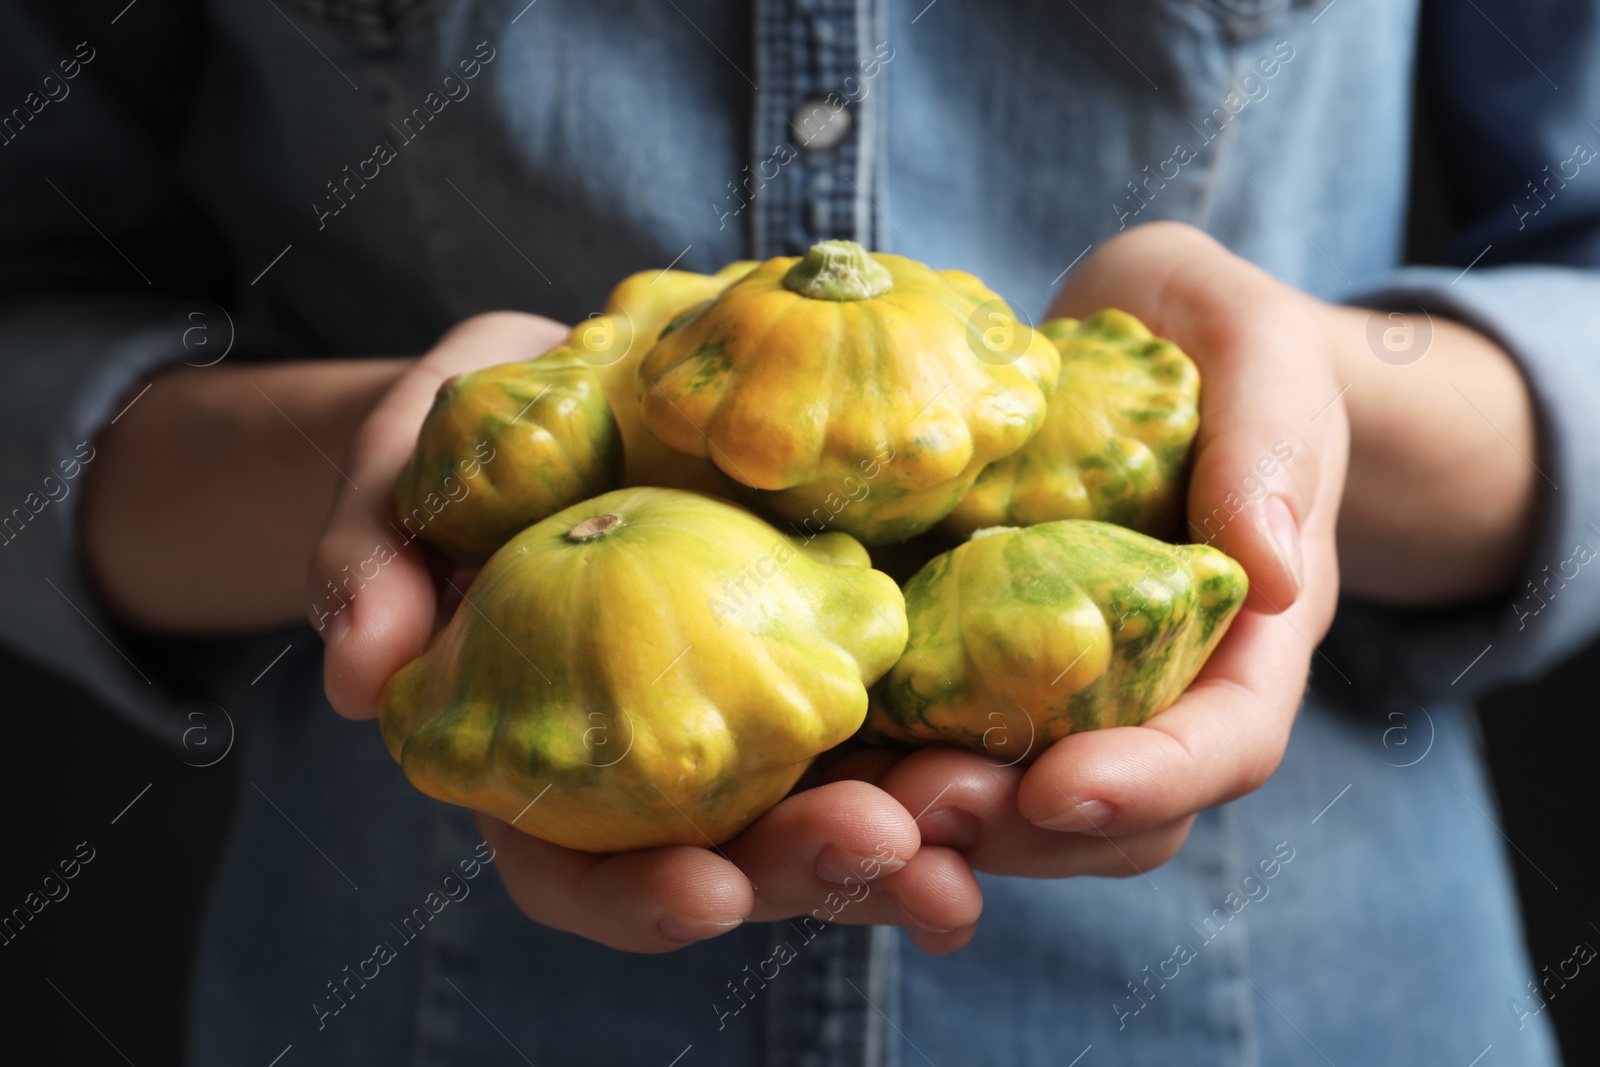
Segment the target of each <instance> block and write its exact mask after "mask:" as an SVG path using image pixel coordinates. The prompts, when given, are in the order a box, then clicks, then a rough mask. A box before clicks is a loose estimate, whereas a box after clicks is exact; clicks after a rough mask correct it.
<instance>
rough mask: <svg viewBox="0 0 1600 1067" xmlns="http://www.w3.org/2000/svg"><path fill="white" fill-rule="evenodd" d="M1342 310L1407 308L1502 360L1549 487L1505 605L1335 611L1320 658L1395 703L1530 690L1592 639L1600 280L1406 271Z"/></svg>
mask: <svg viewBox="0 0 1600 1067" xmlns="http://www.w3.org/2000/svg"><path fill="white" fill-rule="evenodd" d="M1350 302H1351V303H1353V304H1359V305H1362V306H1369V307H1379V308H1382V307H1400V306H1402V305H1403V306H1406V307H1417V306H1420V307H1422V308H1423V309H1425V310H1427V311H1428V312H1430V313H1432V314H1438V315H1441V316H1444V317H1447V318H1451V319H1454V320H1457V321H1459V322H1463V323H1465V324H1467V325H1469V326H1471V327H1473V328H1474V329H1477V330H1478V331H1480V332H1481V333H1483V334H1484V335H1486V336H1488V337H1490V338H1492V339H1494V340H1495V341H1496V342H1497V343H1498V344H1500V345H1501V346H1502V347H1503V348H1505V350H1506V351H1507V352H1508V353H1510V355H1511V356H1512V358H1514V359H1515V360H1516V361H1517V363H1518V364H1519V366H1520V367H1521V369H1522V372H1523V376H1524V378H1525V380H1526V381H1527V383H1528V389H1529V392H1530V394H1531V396H1532V399H1533V403H1534V407H1535V410H1536V412H1537V415H1538V419H1539V424H1540V441H1541V446H1542V447H1541V451H1540V455H1538V456H1536V457H1531V458H1530V462H1535V461H1536V462H1537V465H1538V468H1539V470H1540V472H1541V474H1542V475H1543V478H1544V479H1548V484H1545V486H1544V489H1545V492H1544V497H1543V509H1544V510H1543V514H1542V515H1541V517H1540V519H1539V525H1538V530H1537V533H1536V535H1535V539H1534V547H1533V549H1532V551H1531V553H1530V555H1529V557H1528V559H1527V561H1526V563H1525V565H1524V568H1523V578H1522V579H1521V580H1520V581H1519V582H1518V583H1517V586H1516V588H1515V589H1513V590H1511V591H1510V593H1509V594H1508V595H1505V596H1503V597H1501V598H1500V599H1498V600H1495V601H1492V602H1488V603H1485V604H1482V605H1473V606H1470V607H1464V608H1459V609H1452V610H1449V611H1436V612H1419V611H1406V610H1402V609H1394V608H1385V607H1379V606H1376V605H1372V604H1366V603H1362V602H1359V601H1355V600H1349V599H1347V600H1345V601H1343V602H1342V603H1341V604H1340V607H1339V614H1338V617H1337V618H1336V620H1335V622H1334V626H1333V628H1332V630H1331V631H1330V632H1329V635H1328V638H1327V641H1326V642H1325V649H1326V653H1327V654H1328V655H1329V657H1330V659H1331V660H1333V661H1334V662H1335V663H1337V664H1338V666H1339V667H1340V668H1341V670H1342V671H1343V672H1344V673H1346V674H1348V675H1349V676H1350V677H1351V680H1352V682H1354V684H1355V685H1356V687H1357V689H1358V690H1360V691H1362V692H1363V693H1364V694H1369V695H1370V694H1382V695H1384V696H1389V697H1395V698H1400V699H1408V700H1418V701H1426V700H1429V699H1436V698H1439V697H1442V696H1444V695H1446V694H1457V695H1460V696H1463V697H1470V696H1471V695H1473V694H1475V693H1478V692H1481V691H1484V690H1486V689H1490V688H1493V687H1495V686H1498V685H1503V684H1505V683H1507V682H1514V681H1521V680H1524V679H1530V678H1534V677H1537V676H1538V675H1540V674H1542V673H1543V672H1545V671H1546V670H1548V669H1549V668H1550V667H1552V666H1554V665H1555V664H1556V663H1558V662H1559V661H1561V660H1562V659H1563V658H1565V657H1567V656H1569V655H1570V654H1572V653H1573V652H1574V651H1575V650H1577V649H1578V648H1580V647H1582V646H1583V645H1584V644H1585V643H1587V642H1588V641H1589V640H1590V639H1591V638H1592V637H1593V636H1594V634H1595V633H1596V632H1597V631H1600V276H1596V275H1595V274H1594V273H1591V272H1586V271H1580V270H1572V269H1565V268H1556V267H1539V266H1513V267H1500V268H1493V269H1483V270H1479V271H1468V272H1461V273H1457V272H1455V271H1453V270H1441V269H1434V268H1408V269H1405V270H1402V271H1398V272H1396V273H1395V274H1393V275H1390V276H1389V277H1387V278H1384V279H1382V280H1381V281H1380V282H1379V283H1378V284H1376V285H1373V286H1370V287H1368V288H1365V289H1364V290H1363V292H1362V293H1361V295H1359V296H1357V297H1355V298H1353V299H1352V300H1351V301H1350ZM1423 358H1426V356H1424V357H1423ZM1490 504H1491V505H1492V502H1490Z"/></svg>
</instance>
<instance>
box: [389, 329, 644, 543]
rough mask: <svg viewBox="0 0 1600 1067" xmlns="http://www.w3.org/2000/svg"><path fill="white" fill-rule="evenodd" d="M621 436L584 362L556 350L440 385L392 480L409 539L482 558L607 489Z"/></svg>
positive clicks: (617, 474)
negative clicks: (554, 514) (409, 451)
mask: <svg viewBox="0 0 1600 1067" xmlns="http://www.w3.org/2000/svg"><path fill="white" fill-rule="evenodd" d="M621 474H622V438H621V436H620V435H619V434H618V431H617V424H616V421H615V420H614V419H613V418H612V415H611V409H610V408H609V407H608V406H607V405H606V398H605V394H604V392H603V391H602V390H601V388H600V382H599V381H598V379H596V377H595V375H594V371H593V370H592V369H591V368H590V367H589V364H588V363H586V362H585V361H584V360H583V359H581V358H580V357H579V356H578V355H577V354H576V353H574V352H573V351H572V350H571V349H570V348H566V347H561V348H557V349H554V350H552V351H551V352H548V353H546V354H545V355H543V356H541V357H539V358H538V359H532V360H528V361H526V362H523V363H502V364H500V365H499V366H494V367H486V368H484V369H483V370H477V371H472V372H470V373H467V374H457V375H454V376H452V377H451V378H449V379H448V380H447V381H445V383H444V384H443V385H441V386H440V387H439V392H438V395H437V396H436V397H435V398H434V401H433V408H432V409H431V410H430V411H429V412H428V416H427V418H426V419H425V420H424V421H423V424H422V429H421V431H420V432H419V434H418V436H417V445H416V450H415V451H414V452H413V453H412V456H411V459H410V461H409V462H407V464H406V466H405V468H404V470H402V471H401V473H400V478H399V480H398V482H397V483H396V485H395V508H396V511H397V512H398V518H399V521H400V524H401V526H402V527H403V528H404V529H405V531H406V533H407V534H408V535H409V536H411V537H421V538H422V539H423V540H424V541H427V542H428V543H429V544H431V545H434V546H435V547H437V548H440V549H442V550H443V551H445V552H446V553H448V554H449V555H451V556H453V557H455V558H456V559H459V560H461V561H463V562H465V563H482V562H483V561H484V560H486V559H488V558H489V556H490V554H491V553H493V552H494V550H495V549H497V548H499V547H500V546H501V545H503V544H505V543H506V542H507V541H508V540H510V539H511V537H512V535H514V534H515V533H516V532H517V531H518V530H521V529H522V528H523V527H525V526H528V525H530V524H532V523H535V522H538V521H539V520H540V519H542V518H544V517H545V516H546V515H549V514H551V513H552V512H555V511H559V510H560V509H562V508H564V507H567V506H568V505H570V504H573V503H576V502H577V501H579V500H582V499H584V498H585V497H591V496H594V495H596V494H597V493H603V492H605V491H606V490H608V489H611V488H614V487H615V486H616V485H617V484H618V481H619V479H620V478H621Z"/></svg>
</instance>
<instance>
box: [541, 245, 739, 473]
mask: <svg viewBox="0 0 1600 1067" xmlns="http://www.w3.org/2000/svg"><path fill="white" fill-rule="evenodd" d="M756 266H757V264H756V263H755V262H754V261H753V260H740V261H738V262H736V263H730V264H728V265H727V266H726V267H723V268H722V269H721V270H719V271H717V273H715V274H696V273H694V272H692V271H683V270H647V271H640V272H639V273H637V274H631V275H629V276H628V277H626V278H624V279H623V280H622V282H621V283H620V284H618V285H617V287H616V288H615V289H613V290H612V291H611V296H610V297H609V298H608V299H607V300H606V304H605V307H604V309H602V310H601V312H600V313H599V314H597V315H594V316H592V317H590V318H588V319H585V320H584V321H583V322H580V323H578V325H577V326H575V327H573V330H572V335H571V337H569V338H568V339H567V344H568V345H569V346H571V347H572V348H573V349H574V350H575V351H576V352H578V354H579V355H580V356H582V357H583V358H584V359H585V360H587V361H588V362H589V363H590V364H591V365H592V366H593V367H594V369H595V374H597V375H599V377H600V385H601V387H602V388H604V389H605V391H606V400H607V401H608V402H609V403H610V405H611V410H612V412H613V413H614V414H615V415H616V419H617V428H618V429H619V430H620V431H621V433H622V441H623V453H624V456H625V470H624V472H623V482H622V484H624V485H630V486H632V485H654V486H664V487H668V488H673V489H693V490H695V491H697V492H702V493H714V494H717V495H722V496H727V495H731V493H732V492H733V486H732V485H731V484H730V483H729V481H728V479H727V476H726V475H724V474H723V473H722V472H721V471H719V470H717V468H716V466H715V465H714V464H712V462H711V461H710V460H708V459H701V458H696V457H691V456H686V455H684V454H683V453H682V452H677V451H674V450H673V449H670V448H668V447H667V446H666V445H664V444H662V443H661V442H660V441H658V440H656V438H655V436H654V435H653V434H651V433H650V431H649V430H647V429H645V427H644V423H643V421H641V419H640V415H639V396H638V394H637V393H636V392H635V390H634V378H635V376H636V375H637V374H638V371H639V363H640V361H641V360H642V359H644V354H645V353H646V352H648V351H649V350H650V347H651V346H652V345H654V344H655V343H656V338H658V337H659V336H661V331H662V329H663V328H664V327H665V326H666V325H667V323H669V322H671V321H672V319H673V318H675V317H676V316H677V315H679V314H680V313H682V312H683V311H684V310H685V309H686V308H690V307H695V306H697V305H700V304H703V303H704V302H705V301H707V300H711V299H714V298H715V297H716V296H717V294H719V293H721V292H722V291H723V290H724V289H726V288H727V287H728V286H729V285H732V284H733V283H734V282H736V281H738V280H739V279H740V278H742V277H744V276H745V275H746V274H748V273H750V272H751V271H752V270H754V269H755V267H756Z"/></svg>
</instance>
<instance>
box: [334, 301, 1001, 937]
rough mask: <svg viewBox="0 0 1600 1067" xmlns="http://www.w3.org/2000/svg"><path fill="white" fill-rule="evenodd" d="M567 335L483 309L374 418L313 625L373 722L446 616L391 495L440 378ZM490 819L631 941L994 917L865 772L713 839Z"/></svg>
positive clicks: (535, 890)
mask: <svg viewBox="0 0 1600 1067" xmlns="http://www.w3.org/2000/svg"><path fill="white" fill-rule="evenodd" d="M566 334H567V330H566V327H564V326H562V325H561V324H559V323H556V322H552V321H551V320H549V319H544V318H539V317H537V316H533V315H523V314H516V313H510V312H498V313H494V314H487V315H479V316H477V317H475V318H471V319H467V320H466V321H464V322H462V323H460V324H459V325H458V326H456V327H455V328H454V329H452V330H451V331H450V332H449V333H447V334H445V336H444V337H443V338H441V339H440V341H439V343H438V344H437V345H435V346H434V348H433V350H432V351H430V352H429V353H428V354H427V355H426V356H424V357H423V358H422V359H421V360H419V361H417V363H416V364H415V365H413V366H412V367H411V368H410V370H408V371H407V372H406V373H405V374H404V375H403V376H402V377H401V378H400V379H399V381H398V382H397V383H396V384H395V385H394V387H393V388H392V389H391V390H390V391H389V393H388V394H387V395H386V396H385V397H384V398H383V399H382V400H381V401H380V402H379V403H378V405H377V406H376V407H375V408H374V409H373V411H372V413H371V415H370V416H368V418H367V419H366V422H365V423H364V424H363V426H362V427H361V430H360V433H359V435H358V436H357V439H356V443H355V448H354V450H353V453H352V457H351V463H350V467H349V469H348V474H349V481H350V484H346V485H344V486H343V487H342V490H341V492H340V494H339V499H338V501H337V503H336V504H335V505H334V508H333V512H332V516H331V518H330V519H329V522H328V526H327V528H326V529H325V530H324V532H323V534H322V537H321V540H320V542H319V543H318V545H317V549H316V552H315V553H314V555H313V557H312V564H311V573H310V578H309V585H310V595H311V609H310V614H311V622H312V625H313V626H315V627H317V629H318V632H319V633H320V634H321V635H322V637H323V640H324V641H325V642H326V646H327V647H326V651H325V655H324V683H325V686H326V689H327V694H328V700H329V702H330V703H331V704H332V705H333V707H334V710H336V711H337V712H339V714H341V715H343V716H345V717H346V718H351V719H370V718H375V717H376V716H377V714H378V695H379V692H380V691H381V690H382V688H383V685H384V683H385V682H386V681H388V679H389V677H390V675H392V674H393V673H394V672H395V671H397V670H399V669H400V668H401V667H402V666H404V665H405V664H406V663H408V662H409V661H411V660H412V659H414V658H415V657H416V656H418V655H420V654H421V653H422V651H423V649H424V648H425V647H426V645H427V641H428V637H429V635H431V634H432V633H433V631H434V629H435V628H436V626H438V625H440V624H441V623H442V621H443V619H442V617H441V612H440V605H441V602H442V601H441V595H440V594H441V590H440V588H439V587H438V586H437V585H436V583H435V578H434V575H433V572H432V570H431V569H430V567H429V563H428V559H427V557H426V556H425V555H424V553H423V551H422V550H421V548H420V547H419V546H417V545H415V544H412V543H409V542H406V541H405V538H404V537H403V536H402V535H401V533H400V532H399V530H398V529H397V527H396V526H395V525H394V506H393V503H392V500H393V495H394V486H395V481H396V479H397V478H398V477H399V474H400V470H401V468H402V467H404V466H405V463H406V460H407V459H408V458H409V456H410V455H411V450H412V448H413V446H414V445H415V444H416V439H417V433H418V430H419V429H420V428H421V426H422V422H423V419H424V418H425V417H426V415H427V413H428V410H429V408H430V407H431V406H432V404H433V398H434V394H435V393H436V392H437V391H438V388H439V385H440V384H441V383H442V382H443V381H444V380H445V379H446V378H448V377H450V376H451V375H453V374H457V373H461V372H463V371H470V370H475V369H477V368H480V367H487V366H491V365H493V364H497V363H508V362H512V361H515V360H525V359H530V358H533V357H534V356H536V355H538V354H540V353H542V352H545V351H548V350H549V349H550V348H552V347H554V346H556V345H558V344H560V343H561V342H562V341H563V340H564V339H565V337H566ZM357 487H359V488H357ZM380 545H385V546H388V547H389V548H390V550H391V551H392V552H393V558H391V559H389V561H388V562H387V563H384V564H383V565H382V567H381V569H380V571H379V573H378V575H377V576H376V577H374V578H370V579H363V580H361V581H359V582H357V581H354V580H351V581H348V582H347V578H348V577H349V576H350V575H352V574H356V573H358V567H359V566H360V564H361V563H362V561H366V560H370V559H371V558H373V555H374V552H375V550H376V549H377V547H378V546H380ZM385 555H386V556H387V553H385ZM347 568H348V569H347ZM444 589H445V591H446V592H447V593H448V592H453V591H451V590H449V587H448V586H445V587H444ZM478 824H479V826H480V828H481V831H482V833H483V835H484V838H485V839H486V840H487V841H488V842H489V843H490V845H491V846H493V847H494V849H495V851H496V856H495V867H496V868H497V869H498V870H499V871H500V877H501V879H502V880H503V881H504V882H505V885H506V889H507V891H508V892H509V893H510V895H511V899H512V900H513V901H515V902H516V904H517V906H518V907H519V908H520V909H521V910H522V911H523V913H524V914H526V915H527V916H528V917H529V918H530V919H533V920H534V921H535V922H539V923H543V924H544V925H546V926H551V927H555V928H556V929H560V930H566V931H568V932H570V933H574V934H578V935H579V936H582V937H586V938H589V939H590V940H592V941H598V942H600V943H601V944H604V945H609V946H610V947H612V948H617V949H622V950H624V951H630V952H666V951H670V950H672V949H676V948H681V947H683V946H684V945H688V944H691V943H693V942H695V941H703V940H706V939H707V938H711V937H716V936H718V935H720V934H724V933H727V932H728V931H729V930H732V929H734V928H735V927H737V926H739V925H740V924H741V923H743V922H745V921H760V922H766V921H776V920H781V919H786V918H791V917H796V916H805V915H814V916H815V917H817V918H825V920H826V921H829V922H839V923H851V924H855V923H875V924H894V925H899V926H903V927H905V928H906V930H907V932H908V934H909V935H910V936H911V938H912V939H913V940H914V941H916V942H917V943H918V944H919V945H922V946H923V947H924V948H926V949H928V950H929V951H952V950H954V949H956V948H959V947H960V946H961V945H963V944H965V943H966V941H967V940H968V939H970V937H971V935H972V932H973V930H974V929H975V925H974V924H976V922H977V919H978V914H979V912H980V911H981V910H982V894H981V893H980V891H979V889H978V884H977V881H976V879H975V878H974V877H973V874H972V870H971V868H970V867H969V866H968V865H967V862H966V861H965V860H964V859H962V858H961V856H960V855H959V854H958V853H957V852H955V851H954V850H952V849H947V848H932V847H930V848H923V847H921V845H922V838H921V834H920V832H919V831H918V828H917V824H916V822H915V820H914V819H913V818H912V816H911V814H910V813H909V812H907V811H906V809H905V808H904V807H902V806H901V804H900V803H899V802H898V801H896V800H895V799H894V798H893V797H891V796H889V794H888V793H885V792H884V791H883V790H881V789H879V788H878V787H877V786H875V785H872V784H869V783H867V782H862V781H838V782H831V783H828V784H826V785H821V786H818V787H817V788H813V789H806V790H803V791H800V792H797V793H794V794H792V795H790V796H789V797H788V798H786V799H785V800H783V801H782V802H781V803H779V804H778V805H777V806H776V807H774V808H773V809H772V810H771V811H769V812H767V813H766V814H765V815H763V816H762V817H761V818H760V819H758V820H756V822H754V823H753V824H752V825H750V826H749V827H747V828H746V829H745V830H744V832H743V833H741V834H740V835H739V836H738V837H736V838H735V839H733V840H732V841H728V842H726V843H724V844H723V845H722V846H721V847H720V848H717V849H715V850H711V849H704V848H692V847H687V846H676V847H669V848H656V849H644V850H640V851H637V852H628V853H622V854H619V855H609V856H608V855H595V854H591V853H587V852H577V851H574V850H571V849H566V848H561V847H559V846H557V845H552V844H550V843H548V842H546V841H542V840H539V839H538V838H534V837H531V836H528V835H526V834H524V833H522V832H521V831H519V830H516V829H513V828H512V827H510V826H508V825H507V824H505V823H503V822H499V821H498V820H495V819H492V818H489V817H487V816H483V815H480V816H479V817H478Z"/></svg>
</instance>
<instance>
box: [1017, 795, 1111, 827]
mask: <svg viewBox="0 0 1600 1067" xmlns="http://www.w3.org/2000/svg"><path fill="white" fill-rule="evenodd" d="M1115 815H1116V809H1114V808H1112V806H1111V805H1110V804H1107V803H1106V802H1105V801H1103V800H1080V801H1078V802H1077V803H1075V804H1073V805H1071V806H1070V807H1068V808H1067V810H1065V811H1063V812H1062V813H1061V814H1059V815H1052V816H1051V817H1050V818H1048V819H1041V820H1040V821H1038V822H1036V823H1034V825H1035V826H1040V827H1043V828H1044V829H1046V830H1059V831H1061V832H1062V833H1066V834H1079V833H1082V832H1083V831H1085V830H1094V829H1097V828H1099V827H1101V826H1104V825H1106V824H1107V823H1108V822H1110V821H1111V820H1112V818H1113V817H1114V816H1115Z"/></svg>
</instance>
